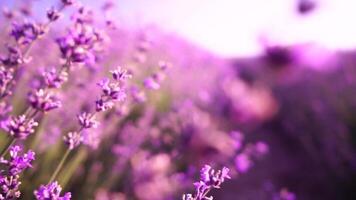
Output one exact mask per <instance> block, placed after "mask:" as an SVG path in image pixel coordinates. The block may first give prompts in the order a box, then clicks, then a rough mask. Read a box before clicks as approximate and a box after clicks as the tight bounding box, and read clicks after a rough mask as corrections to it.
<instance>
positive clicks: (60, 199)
mask: <svg viewBox="0 0 356 200" xmlns="http://www.w3.org/2000/svg"><path fill="white" fill-rule="evenodd" d="M61 191H62V187H61V186H60V185H59V184H58V182H57V181H55V182H52V183H49V184H47V185H41V186H40V188H39V189H38V190H35V191H34V195H35V197H36V199H37V200H70V199H71V198H72V195H71V193H70V192H67V193H65V194H64V196H61Z"/></svg>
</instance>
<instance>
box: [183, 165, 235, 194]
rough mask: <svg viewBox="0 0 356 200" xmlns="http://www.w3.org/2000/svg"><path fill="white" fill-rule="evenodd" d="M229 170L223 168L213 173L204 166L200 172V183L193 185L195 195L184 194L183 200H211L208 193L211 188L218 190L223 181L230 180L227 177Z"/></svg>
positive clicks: (207, 166) (208, 166)
mask: <svg viewBox="0 0 356 200" xmlns="http://www.w3.org/2000/svg"><path fill="white" fill-rule="evenodd" d="M229 171H230V170H229V168H227V167H223V168H222V169H221V170H218V171H216V172H215V170H214V169H212V168H211V166H210V165H205V166H204V167H203V168H202V169H201V171H200V181H199V182H196V183H194V185H195V188H196V193H195V194H194V195H193V194H184V195H183V200H212V199H213V197H212V196H210V197H208V196H207V195H208V193H209V191H210V190H212V189H213V188H220V186H221V184H222V183H223V182H224V181H225V179H231V177H230V176H229Z"/></svg>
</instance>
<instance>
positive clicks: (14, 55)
mask: <svg viewBox="0 0 356 200" xmlns="http://www.w3.org/2000/svg"><path fill="white" fill-rule="evenodd" d="M7 53H8V55H7V56H6V57H4V56H3V57H1V58H0V61H1V62H2V64H3V65H5V66H8V67H14V66H17V65H19V64H22V63H25V62H28V60H26V59H25V58H23V56H22V53H21V51H20V49H19V48H17V47H14V46H8V47H7Z"/></svg>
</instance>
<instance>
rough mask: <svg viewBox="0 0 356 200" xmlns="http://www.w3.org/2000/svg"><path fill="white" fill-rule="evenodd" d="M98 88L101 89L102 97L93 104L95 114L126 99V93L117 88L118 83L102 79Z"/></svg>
mask: <svg viewBox="0 0 356 200" xmlns="http://www.w3.org/2000/svg"><path fill="white" fill-rule="evenodd" d="M98 86H99V87H100V88H101V89H102V95H101V97H100V99H98V100H96V102H95V104H96V111H97V112H99V111H105V110H108V109H111V108H112V107H113V106H114V102H116V101H123V100H124V99H125V98H126V92H125V90H124V89H123V88H121V87H120V86H119V83H118V82H111V81H110V79H103V80H102V81H100V82H99V83H98Z"/></svg>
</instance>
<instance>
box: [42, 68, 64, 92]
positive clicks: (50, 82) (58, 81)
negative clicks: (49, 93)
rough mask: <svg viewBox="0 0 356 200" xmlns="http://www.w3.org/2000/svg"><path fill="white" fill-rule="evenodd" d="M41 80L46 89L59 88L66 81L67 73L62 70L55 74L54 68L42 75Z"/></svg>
mask: <svg viewBox="0 0 356 200" xmlns="http://www.w3.org/2000/svg"><path fill="white" fill-rule="evenodd" d="M43 78H44V80H45V83H46V85H47V87H48V88H60V87H61V85H62V84H63V83H64V82H66V81H67V80H68V73H67V72H66V71H64V70H62V71H60V72H57V70H56V69H55V68H51V69H50V70H49V71H46V72H44V73H43Z"/></svg>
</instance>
